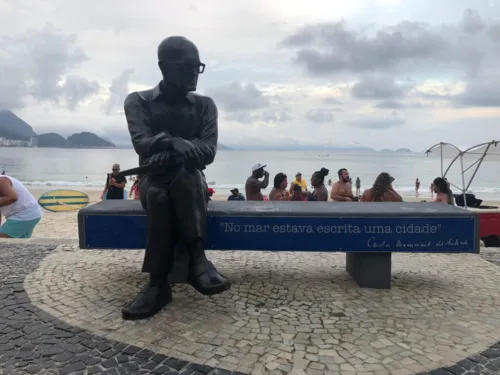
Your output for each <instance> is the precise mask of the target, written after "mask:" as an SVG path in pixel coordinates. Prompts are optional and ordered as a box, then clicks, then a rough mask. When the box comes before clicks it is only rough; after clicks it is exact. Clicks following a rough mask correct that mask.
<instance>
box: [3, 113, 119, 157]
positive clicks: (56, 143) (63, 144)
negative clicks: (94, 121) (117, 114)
mask: <svg viewBox="0 0 500 375" xmlns="http://www.w3.org/2000/svg"><path fill="white" fill-rule="evenodd" d="M0 137H3V138H6V139H11V140H21V141H29V140H30V138H37V139H38V147H54V148H114V147H115V145H114V144H113V143H112V142H108V141H107V140H104V139H102V138H101V137H99V136H97V135H96V134H94V133H90V132H80V133H74V134H72V135H70V136H69V137H68V138H64V137H63V136H61V135H60V134H58V133H54V132H52V133H45V134H40V135H39V134H37V133H36V132H35V131H34V130H33V128H32V127H31V125H29V124H28V123H27V122H25V121H24V120H22V119H21V118H19V117H18V116H17V115H15V114H14V113H13V112H12V111H8V110H0Z"/></svg>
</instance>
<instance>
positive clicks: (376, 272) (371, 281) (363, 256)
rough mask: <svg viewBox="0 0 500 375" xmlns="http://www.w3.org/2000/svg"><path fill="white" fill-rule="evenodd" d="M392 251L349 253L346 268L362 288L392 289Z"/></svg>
mask: <svg viewBox="0 0 500 375" xmlns="http://www.w3.org/2000/svg"><path fill="white" fill-rule="evenodd" d="M391 267H392V253H347V254H346V270H347V272H348V273H349V275H351V277H352V278H353V279H354V280H355V281H356V282H357V283H358V285H359V286H360V287H361V288H374V289H391V279H392V274H391Z"/></svg>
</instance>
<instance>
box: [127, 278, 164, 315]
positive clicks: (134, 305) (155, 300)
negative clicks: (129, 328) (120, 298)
mask: <svg viewBox="0 0 500 375" xmlns="http://www.w3.org/2000/svg"><path fill="white" fill-rule="evenodd" d="M170 302H172V289H170V285H169V284H168V282H167V281H163V280H162V281H157V280H150V281H149V282H148V284H146V285H145V286H144V288H142V290H141V291H140V292H139V294H138V295H137V296H136V297H135V299H134V300H132V301H131V302H130V303H129V304H127V305H126V306H125V307H124V308H123V309H122V318H123V319H125V320H139V319H147V318H150V317H152V316H153V315H155V314H156V313H157V312H159V311H160V310H161V309H163V308H164V307H165V306H166V305H168V304H169V303H170Z"/></svg>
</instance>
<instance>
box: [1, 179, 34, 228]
mask: <svg viewBox="0 0 500 375" xmlns="http://www.w3.org/2000/svg"><path fill="white" fill-rule="evenodd" d="M2 215H3V216H5V217H6V219H7V220H6V221H5V223H3V225H1V226H0V238H30V237H31V235H32V234H33V229H35V226H36V225H37V224H38V222H39V221H40V219H41V218H42V209H41V208H40V206H39V205H38V202H37V201H36V199H35V197H33V195H32V194H31V193H30V192H29V191H28V189H26V188H25V187H24V185H23V184H22V183H21V182H20V181H18V180H16V179H15V178H14V177H10V176H7V175H0V223H1V217H2Z"/></svg>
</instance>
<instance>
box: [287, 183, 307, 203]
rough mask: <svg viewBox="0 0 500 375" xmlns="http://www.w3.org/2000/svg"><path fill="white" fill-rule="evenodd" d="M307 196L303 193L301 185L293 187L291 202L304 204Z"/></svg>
mask: <svg viewBox="0 0 500 375" xmlns="http://www.w3.org/2000/svg"><path fill="white" fill-rule="evenodd" d="M306 198H307V196H306V194H305V193H304V192H303V191H302V188H301V187H300V185H294V186H293V194H292V196H291V197H290V200H291V201H295V202H304V201H305V200H306Z"/></svg>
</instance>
